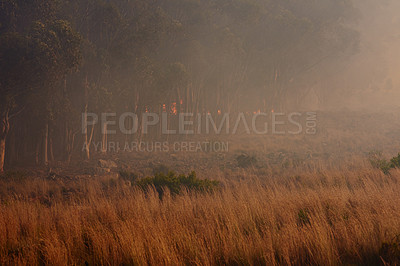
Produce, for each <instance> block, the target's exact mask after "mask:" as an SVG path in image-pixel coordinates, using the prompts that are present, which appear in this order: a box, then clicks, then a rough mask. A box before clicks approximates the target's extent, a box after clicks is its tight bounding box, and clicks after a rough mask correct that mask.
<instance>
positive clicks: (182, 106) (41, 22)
mask: <svg viewBox="0 0 400 266" xmlns="http://www.w3.org/2000/svg"><path fill="white" fill-rule="evenodd" d="M357 14H358V11H357V9H356V8H355V7H354V6H353V4H352V2H351V1H350V0H344V1H336V0H323V1H308V0H301V1H292V0H284V1H282V0H232V1H225V0H220V1H214V0H202V1H200V0H165V1H157V0H154V1H148V0H146V1H145V0H133V1H128V0H109V1H106V0H70V1H55V0H34V1H23V0H1V1H0V20H1V21H0V90H1V91H0V101H1V103H0V109H1V110H0V113H1V120H0V122H1V127H0V171H3V168H4V162H5V163H6V165H7V164H13V163H15V162H24V163H36V164H48V163H49V161H54V160H56V161H70V160H71V159H73V158H86V159H87V158H90V156H91V151H90V150H86V151H85V152H82V150H81V148H82V144H83V143H85V142H87V143H90V142H91V141H93V140H99V141H104V140H106V139H107V136H104V134H102V132H103V131H102V130H104V129H102V128H100V126H93V127H91V128H89V129H88V130H87V131H86V134H82V130H81V125H82V121H81V120H82V114H85V113H97V114H99V113H104V112H113V113H122V112H134V113H138V114H140V113H143V112H155V113H167V114H168V115H175V114H176V113H179V112H191V113H206V112H207V113H212V114H216V113H218V112H223V113H225V112H230V113H235V112H239V111H250V112H253V111H256V110H258V111H261V112H270V111H271V110H280V111H285V110H288V109H294V108H298V106H300V105H301V103H302V101H303V100H304V98H305V97H307V95H309V93H310V92H312V93H314V94H315V95H317V97H318V99H319V100H320V101H322V102H323V101H324V100H325V99H327V98H329V97H330V96H331V94H332V93H333V92H332V89H333V88H332V87H329V81H330V80H331V79H333V77H331V73H330V72H329V70H330V69H331V68H332V67H340V66H341V64H344V63H345V62H346V60H347V59H348V58H349V57H350V56H351V55H353V54H355V53H356V52H357V49H358V43H359V35H358V33H357V31H356V30H354V29H353V27H351V26H350V25H352V24H354V23H355V22H356V18H357ZM321 80H324V84H323V85H321ZM289 106H290V107H289ZM112 137H113V138H121V139H125V138H127V136H123V135H122V134H121V136H120V135H118V134H117V135H116V136H112ZM129 138H130V139H131V140H134V139H140V138H142V136H141V134H140V131H139V133H137V134H135V135H134V136H129Z"/></svg>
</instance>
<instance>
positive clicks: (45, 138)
mask: <svg viewBox="0 0 400 266" xmlns="http://www.w3.org/2000/svg"><path fill="white" fill-rule="evenodd" d="M48 145H49V124H48V123H46V125H45V128H44V136H43V164H44V165H48V164H49V157H48Z"/></svg>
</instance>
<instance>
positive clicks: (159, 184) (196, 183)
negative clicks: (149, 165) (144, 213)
mask: <svg viewBox="0 0 400 266" xmlns="http://www.w3.org/2000/svg"><path fill="white" fill-rule="evenodd" d="M135 185H137V186H139V187H141V188H142V189H144V190H145V189H147V188H148V187H149V186H154V187H155V189H156V190H157V192H158V193H160V195H162V194H163V192H164V190H165V188H168V189H169V190H170V192H171V194H173V195H176V194H179V193H180V192H181V189H182V187H184V188H187V189H188V190H194V191H201V192H212V191H214V190H215V189H217V187H218V186H219V182H218V181H214V180H208V179H198V178H197V177H196V173H195V172H192V173H191V174H190V175H188V176H185V175H179V176H177V175H176V174H175V173H174V172H169V173H168V174H164V173H158V174H156V175H154V177H146V178H143V179H141V180H138V181H137V182H136V183H135Z"/></svg>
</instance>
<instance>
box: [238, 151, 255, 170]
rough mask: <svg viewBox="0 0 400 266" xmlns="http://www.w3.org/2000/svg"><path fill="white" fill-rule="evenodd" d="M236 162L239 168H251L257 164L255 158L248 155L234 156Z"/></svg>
mask: <svg viewBox="0 0 400 266" xmlns="http://www.w3.org/2000/svg"><path fill="white" fill-rule="evenodd" d="M236 162H237V164H238V166H239V167H241V168H248V167H252V166H254V165H255V164H256V163H257V158H256V157H255V156H252V155H248V154H241V155H238V156H236Z"/></svg>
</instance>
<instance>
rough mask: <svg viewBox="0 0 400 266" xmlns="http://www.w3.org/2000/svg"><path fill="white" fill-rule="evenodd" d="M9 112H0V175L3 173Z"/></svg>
mask: <svg viewBox="0 0 400 266" xmlns="http://www.w3.org/2000/svg"><path fill="white" fill-rule="evenodd" d="M8 114H9V110H8V109H7V110H5V111H3V112H2V115H1V121H0V173H2V172H4V160H5V155H6V138H7V134H8V131H9V129H10V123H9V117H8Z"/></svg>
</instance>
